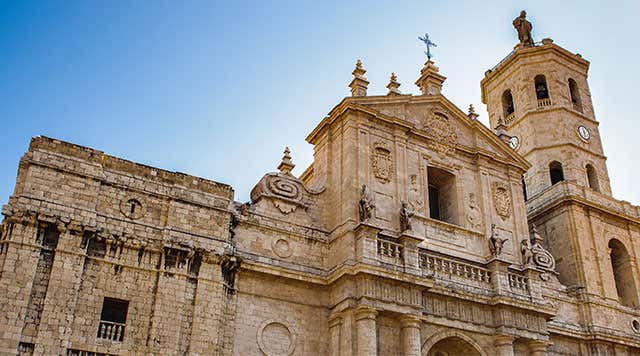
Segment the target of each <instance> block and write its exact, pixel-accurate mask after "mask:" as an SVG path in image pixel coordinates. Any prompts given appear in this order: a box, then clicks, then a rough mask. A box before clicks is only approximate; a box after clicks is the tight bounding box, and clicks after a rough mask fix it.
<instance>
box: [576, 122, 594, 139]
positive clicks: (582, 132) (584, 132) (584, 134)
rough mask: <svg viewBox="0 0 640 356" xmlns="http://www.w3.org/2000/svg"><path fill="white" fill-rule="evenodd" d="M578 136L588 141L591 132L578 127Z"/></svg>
mask: <svg viewBox="0 0 640 356" xmlns="http://www.w3.org/2000/svg"><path fill="white" fill-rule="evenodd" d="M578 135H580V138H581V139H583V140H585V141H589V139H590V138H591V132H589V129H588V128H586V127H584V126H580V127H578Z"/></svg>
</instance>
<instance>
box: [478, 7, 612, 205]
mask: <svg viewBox="0 0 640 356" xmlns="http://www.w3.org/2000/svg"><path fill="white" fill-rule="evenodd" d="M525 16H526V13H524V11H523V13H521V15H520V16H519V17H518V18H516V19H515V20H514V22H513V25H514V27H515V28H516V30H517V31H518V37H519V39H520V43H518V44H517V45H516V46H515V48H514V50H513V51H512V52H511V53H509V55H507V57H505V58H504V59H503V60H502V61H500V62H499V63H498V64H497V65H496V66H495V67H493V68H492V69H490V70H488V71H487V72H486V73H485V77H484V79H483V80H482V82H481V88H482V102H483V103H484V104H486V105H487V109H488V112H489V121H490V123H491V128H492V129H493V130H495V132H496V133H497V134H498V135H500V136H501V137H502V138H503V139H504V140H509V143H510V145H511V147H512V148H513V149H515V150H516V151H517V152H518V153H520V154H521V155H522V156H523V157H525V158H526V159H527V160H528V161H529V162H530V163H531V164H532V168H531V169H530V170H529V171H528V172H527V173H526V174H525V177H524V183H525V185H526V194H527V196H528V197H533V196H535V195H538V194H539V193H541V192H543V191H544V190H546V189H547V188H549V187H550V186H552V185H554V184H556V183H559V182H561V181H564V180H566V181H572V182H575V183H576V184H578V185H579V186H583V187H587V188H590V189H593V190H595V191H597V192H600V193H602V194H606V195H611V188H610V184H609V175H608V171H607V166H606V157H605V156H604V152H603V149H602V142H601V139H600V134H599V130H598V125H599V123H598V121H597V120H596V118H595V115H594V111H593V105H592V101H591V93H590V92H589V85H588V82H587V77H588V71H589V62H588V61H587V60H585V59H584V58H582V56H581V55H580V54H574V53H571V52H569V51H567V50H565V49H564V48H562V47H560V46H558V45H556V44H554V43H553V40H551V39H549V38H545V39H543V40H542V41H541V42H539V43H536V42H534V41H533V39H532V37H531V23H529V22H528V21H527V20H526V17H525Z"/></svg>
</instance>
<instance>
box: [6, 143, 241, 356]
mask: <svg viewBox="0 0 640 356" xmlns="http://www.w3.org/2000/svg"><path fill="white" fill-rule="evenodd" d="M232 197H233V191H232V190H231V189H230V188H229V187H227V186H224V185H221V184H218V183H214V182H209V181H205V180H202V179H200V178H195V177H188V176H186V175H183V174H179V173H171V172H166V171H162V170H158V169H155V168H151V167H146V166H142V165H137V164H134V163H131V162H128V161H124V160H121V159H117V158H114V157H110V156H107V155H105V154H103V153H102V152H100V151H96V150H92V149H88V148H83V147H80V146H76V145H71V144H67V143H64V142H60V141H57V140H52V139H48V138H44V137H37V138H34V139H33V141H32V143H31V145H30V148H29V151H28V152H27V153H26V154H25V156H24V157H23V159H22V160H21V163H20V170H19V172H18V182H17V184H16V189H15V192H14V195H13V196H12V197H11V198H10V201H9V205H8V206H6V207H5V208H4V209H3V213H4V214H5V216H6V218H5V220H4V222H3V225H2V226H3V234H2V236H3V237H2V251H3V253H2V258H1V260H2V273H1V278H0V295H3V296H5V297H3V298H2V300H1V301H0V304H1V306H0V309H1V310H3V311H4V312H3V315H2V321H1V323H0V331H1V333H0V334H1V339H2V340H1V343H0V349H1V350H0V351H1V352H9V353H12V352H15V350H16V349H17V348H18V344H19V343H21V346H20V348H22V349H25V350H28V349H32V350H33V352H35V353H36V354H64V353H66V350H67V349H75V350H84V351H91V352H105V353H115V354H118V353H140V354H143V353H149V352H154V350H163V354H184V353H185V352H191V353H206V352H212V351H215V350H216V348H217V347H218V345H217V343H216V342H212V340H211V339H212V338H211V335H209V333H211V332H214V331H215V330H216V329H217V328H218V327H219V323H220V317H221V314H222V307H223V304H224V303H222V300H223V296H222V295H223V288H222V281H221V279H222V278H221V276H220V267H219V265H217V264H216V260H217V259H219V257H217V256H220V255H222V253H223V252H224V249H225V247H226V246H228V245H229V232H228V231H229V224H230V215H231V213H230V210H229V207H230V205H231V202H232V201H231V199H232ZM132 201H135V203H134V204H135V207H134V208H132V207H131V202H132ZM171 254H175V255H176V256H177V257H176V260H175V261H174V262H168V260H167V259H168V258H169V259H170V257H169V255H171ZM201 271H202V273H201ZM105 297H109V298H117V299H121V300H126V301H128V302H129V307H128V314H127V322H126V326H125V329H124V338H123V341H122V342H117V341H112V340H105V339H100V338H98V337H97V335H98V333H99V323H100V313H101V309H102V303H103V300H104V298H105ZM212 345H213V347H212Z"/></svg>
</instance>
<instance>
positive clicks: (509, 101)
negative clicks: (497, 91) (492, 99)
mask: <svg viewBox="0 0 640 356" xmlns="http://www.w3.org/2000/svg"><path fill="white" fill-rule="evenodd" d="M515 111H516V108H515V106H514V105H513V96H512V95H511V90H509V89H507V90H505V91H504V93H502V112H503V114H504V117H505V119H506V118H507V116H509V115H511V114H513V113H514V112H515Z"/></svg>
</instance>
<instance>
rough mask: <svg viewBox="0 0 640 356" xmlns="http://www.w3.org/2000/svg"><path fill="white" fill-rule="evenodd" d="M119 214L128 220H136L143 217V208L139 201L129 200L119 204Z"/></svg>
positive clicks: (135, 199)
mask: <svg viewBox="0 0 640 356" xmlns="http://www.w3.org/2000/svg"><path fill="white" fill-rule="evenodd" d="M120 212H121V213H122V215H124V216H126V217H128V218H129V219H132V220H137V219H140V218H141V217H143V216H144V214H145V208H144V206H143V205H142V203H141V201H140V199H137V198H129V199H125V200H122V201H121V202H120Z"/></svg>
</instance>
